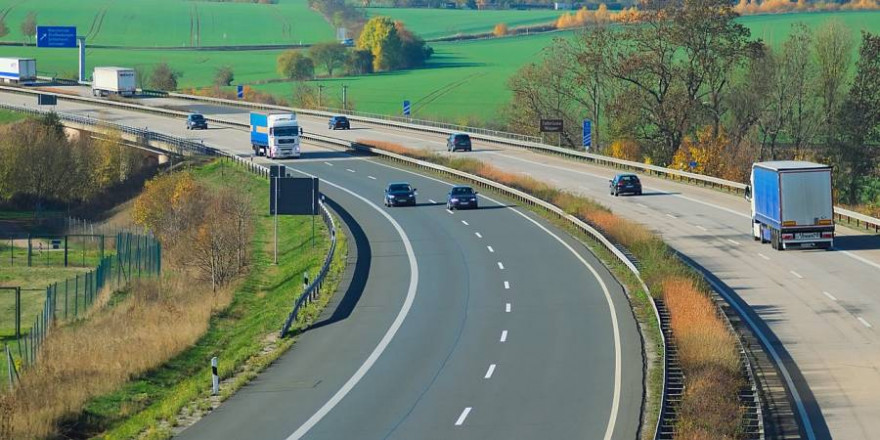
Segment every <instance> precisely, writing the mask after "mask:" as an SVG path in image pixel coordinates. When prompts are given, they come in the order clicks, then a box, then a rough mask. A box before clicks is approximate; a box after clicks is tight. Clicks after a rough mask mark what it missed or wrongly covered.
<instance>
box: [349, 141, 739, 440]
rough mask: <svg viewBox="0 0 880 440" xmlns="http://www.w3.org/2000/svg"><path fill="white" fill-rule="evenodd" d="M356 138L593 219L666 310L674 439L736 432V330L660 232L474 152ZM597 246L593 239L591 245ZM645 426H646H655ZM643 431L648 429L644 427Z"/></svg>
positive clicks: (651, 405)
mask: <svg viewBox="0 0 880 440" xmlns="http://www.w3.org/2000/svg"><path fill="white" fill-rule="evenodd" d="M361 143H364V144H366V145H370V146H373V147H376V148H379V149H382V150H386V151H390V152H393V153H397V154H400V155H404V156H407V157H411V158H415V159H419V160H423V161H426V162H431V163H436V164H439V165H443V166H446V167H449V168H453V169H456V170H459V171H464V172H467V173H470V174H474V175H477V176H480V177H483V178H487V179H490V180H493V181H495V182H498V183H501V184H504V185H507V186H510V187H512V188H515V189H518V190H520V191H523V192H526V193H529V194H531V195H533V196H535V197H538V198H540V199H542V200H545V201H547V202H549V203H551V204H554V205H556V206H558V207H559V208H562V209H563V210H564V211H565V212H567V213H569V214H571V215H573V216H575V217H578V218H579V219H581V220H583V221H585V222H587V223H589V224H591V225H592V226H593V227H595V228H597V229H599V230H600V231H601V232H602V233H603V234H604V235H605V236H606V237H608V238H609V239H610V240H612V241H613V242H616V243H618V244H619V245H621V246H623V247H624V248H626V249H627V250H629V251H630V252H631V253H632V254H633V255H634V256H635V257H636V258H637V259H638V261H639V262H640V263H641V275H642V279H643V280H644V281H645V284H647V286H648V288H649V290H650V291H651V294H652V295H654V297H656V298H658V299H662V300H663V301H664V302H665V304H666V306H667V309H668V311H669V313H670V317H671V321H672V322H671V332H672V336H673V337H674V339H675V341H676V343H677V345H678V353H679V358H680V361H681V365H682V369H683V372H684V377H685V384H684V385H685V394H684V396H683V399H682V401H681V403H680V406H679V411H678V419H677V422H676V435H677V438H686V439H691V438H693V439H697V438H737V436H738V435H739V433H740V432H741V429H742V416H743V409H742V407H741V405H740V403H739V399H738V390H739V389H740V387H741V386H742V383H743V378H742V376H741V373H740V369H739V366H740V364H739V362H740V361H739V354H738V349H737V344H736V339H735V338H736V336H735V335H733V334H732V333H731V332H730V331H729V330H728V328H727V327H726V326H725V323H724V321H723V318H721V317H720V314H719V313H718V308H717V306H716V305H715V304H714V303H713V302H712V300H711V297H710V292H711V290H710V288H709V286H708V285H707V284H706V282H705V280H704V279H703V278H702V276H701V275H700V274H699V273H696V272H695V271H693V270H691V269H690V268H688V267H687V266H685V265H684V263H682V262H681V261H680V260H679V259H678V258H677V257H676V256H675V254H674V253H673V252H672V251H671V250H670V249H669V247H668V246H667V245H666V244H665V243H664V242H663V241H662V239H661V238H660V237H659V236H657V235H655V234H653V233H652V232H651V231H649V230H648V229H647V228H645V227H644V226H642V225H640V224H638V223H635V222H632V221H629V220H626V219H622V218H620V217H618V216H615V215H614V214H613V213H612V212H611V211H610V210H609V209H608V208H606V207H604V206H602V205H600V204H598V203H596V202H595V201H594V200H592V199H588V198H586V197H581V196H577V195H574V194H571V193H568V192H565V191H561V190H559V189H556V188H554V187H552V186H550V185H547V184H545V183H543V182H541V181H538V180H536V179H533V178H531V177H524V176H521V175H518V174H513V173H508V172H505V171H502V170H500V169H498V168H495V167H494V166H492V165H489V164H486V163H483V162H480V161H478V160H475V159H470V158H453V157H449V156H443V155H439V154H436V153H433V152H431V151H427V150H415V149H411V148H407V147H405V146H402V145H399V144H394V143H386V142H376V141H362V142H361ZM569 230H570V228H569ZM598 248H599V246H593V249H594V250H596V249H598ZM597 254H598V255H600V257H602V258H603V260H605V262H606V263H607V264H609V266H610V267H611V268H612V269H613V270H615V273H616V274H617V275H619V276H620V279H621V281H622V282H624V283H625V284H626V285H627V286H628V287H629V290H630V300H631V302H632V304H633V307H634V313H635V314H636V317H637V319H639V321H640V323H642V324H641V325H642V327H643V329H644V328H648V329H650V328H655V329H656V328H657V325H658V324H657V323H656V321H655V319H654V318H653V312H650V310H651V309H650V305H649V303H648V302H647V297H645V293H644V292H642V293H641V294H640V292H639V291H640V290H641V289H640V288H639V284H640V283H637V281H636V280H635V277H634V275H632V274H631V273H629V271H628V270H622V269H624V268H623V267H615V266H622V264H621V263H615V262H614V259H613V258H609V257H610V255H609V254H610V253H609V252H608V251H599V252H597ZM603 254H604V257H603ZM645 303H648V304H645ZM646 306H647V308H646ZM649 312H650V313H649ZM643 335H645V337H646V338H652V337H655V336H656V333H654V334H652V332H651V331H648V332H643ZM658 344H659V338H657V339H654V340H653V341H649V342H648V343H647V344H646V347H647V348H648V349H650V348H651V347H654V348H656V347H657V345H658ZM661 353H662V349H661ZM658 359H662V358H658ZM647 383H648V386H649V388H650V390H649V391H648V398H649V401H648V402H646V411H647V412H648V415H647V416H646V417H645V420H646V423H651V422H652V421H653V420H656V414H657V411H658V410H659V402H657V401H656V398H659V393H660V389H659V387H662V377H658V375H657V369H654V371H653V372H651V370H650V369H649V373H648V380H647ZM651 396H656V398H652V397H651ZM652 400H654V401H652ZM646 428H647V429H646V430H645V431H649V430H652V429H650V428H648V427H647V426H646ZM643 434H645V435H646V436H647V435H648V434H649V433H648V432H643ZM650 434H651V435H652V434H653V433H652V432H651V433H650Z"/></svg>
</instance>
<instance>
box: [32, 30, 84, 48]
mask: <svg viewBox="0 0 880 440" xmlns="http://www.w3.org/2000/svg"><path fill="white" fill-rule="evenodd" d="M37 47H60V48H74V47H76V26H37Z"/></svg>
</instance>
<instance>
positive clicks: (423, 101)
mask: <svg viewBox="0 0 880 440" xmlns="http://www.w3.org/2000/svg"><path fill="white" fill-rule="evenodd" d="M486 74H487V72H478V73H474V74H472V75H468V76H466V77H464V78H463V79H461V80H458V81H453V82H451V83H449V84H446V85H444V86H443V87H440V88H439V89H436V90H434V91H432V92H431V93H429V94H427V95H425V96H423V97H422V98H420V99H418V100H417V101H416V102H414V103H413V108H412V111H413V112H415V111H416V110H421V109H422V108H424V107H425V106H427V105H428V104H431V103H432V102H434V101H436V100H437V99H439V98H442V97H443V96H445V95H446V94H448V93H449V92H451V91H453V90H455V89H457V88H459V87H461V86H462V85H464V84H466V83H468V82H470V81H471V80H473V79H475V78H479V77H482V76H486Z"/></svg>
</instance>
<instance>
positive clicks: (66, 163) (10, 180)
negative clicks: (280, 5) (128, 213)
mask: <svg viewBox="0 0 880 440" xmlns="http://www.w3.org/2000/svg"><path fill="white" fill-rule="evenodd" d="M150 169H152V167H151V164H150V162H149V161H148V160H147V157H146V156H145V155H144V154H142V153H140V152H139V151H137V150H135V149H133V148H130V147H126V146H124V145H122V141H121V138H120V137H119V135H113V134H111V135H107V136H102V137H101V138H100V139H97V140H96V139H92V138H90V137H87V136H73V137H68V136H67V135H66V134H65V133H64V127H63V126H62V125H61V123H60V121H59V120H58V117H57V115H55V114H51V113H50V114H49V115H47V116H45V117H43V118H40V119H36V118H34V119H25V120H22V121H19V122H16V123H12V124H7V125H5V126H2V127H0V205H5V206H7V207H10V208H12V209H34V210H39V209H45V208H56V209H58V208H68V207H71V206H78V205H83V204H95V203H101V202H103V201H104V200H105V199H108V198H113V197H114V196H116V195H117V194H111V193H112V192H114V190H116V189H118V188H119V187H120V186H121V185H124V184H126V183H127V182H128V181H129V179H131V178H132V177H136V176H141V177H143V175H144V174H145V172H147V171H148V170H150ZM108 196H109V197H108Z"/></svg>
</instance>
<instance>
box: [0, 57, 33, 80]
mask: <svg viewBox="0 0 880 440" xmlns="http://www.w3.org/2000/svg"><path fill="white" fill-rule="evenodd" d="M0 79H2V80H3V82H5V83H23V82H29V81H36V80H37V60H35V59H33V58H0Z"/></svg>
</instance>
